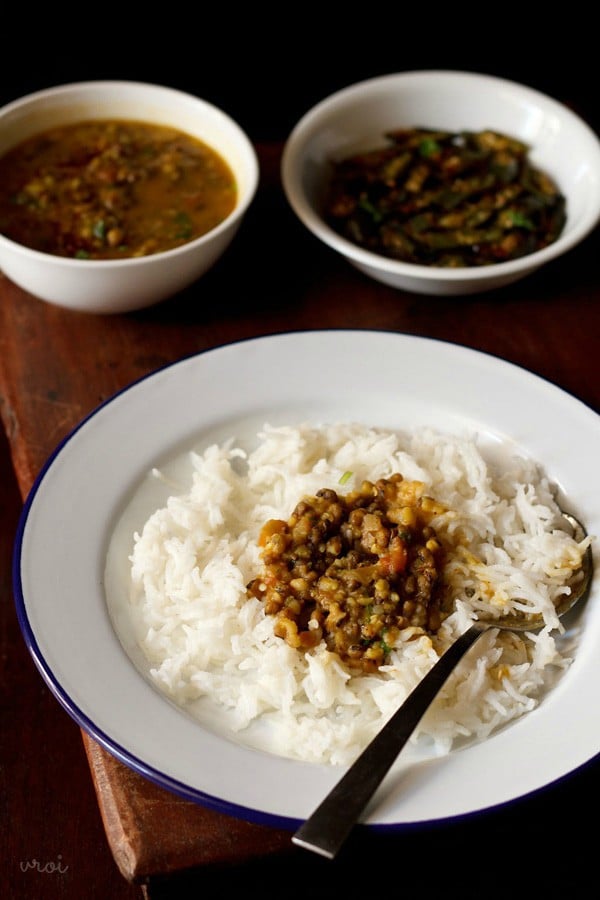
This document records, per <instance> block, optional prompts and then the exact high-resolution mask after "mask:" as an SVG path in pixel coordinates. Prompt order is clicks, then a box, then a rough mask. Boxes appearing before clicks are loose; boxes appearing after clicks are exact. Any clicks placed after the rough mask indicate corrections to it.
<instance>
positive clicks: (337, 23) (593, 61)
mask: <svg viewBox="0 0 600 900" xmlns="http://www.w3.org/2000/svg"><path fill="white" fill-rule="evenodd" d="M240 9H241V12H240ZM2 23H3V24H2V33H3V52H2V55H1V57H0V66H1V71H2V78H1V79H0V103H6V102H8V101H10V100H12V99H15V98H17V97H19V96H21V95H23V94H27V93H29V92H31V91H35V90H39V89H42V88H45V87H50V86H52V85H55V84H61V83H67V82H70V81H80V80H87V79H102V78H109V79H132V80H140V81H152V82H159V83H161V84H166V85H169V86H171V87H176V88H180V89H183V90H186V91H190V92H191V93H193V94H196V95H198V96H201V97H203V98H204V99H206V100H208V101H209V102H212V103H215V104H217V105H218V106H221V107H223V108H224V109H225V110H226V111H227V112H228V113H229V114H230V115H232V116H233V117H234V118H235V119H237V121H238V122H239V124H240V125H241V126H242V127H243V128H244V129H245V130H246V131H247V132H248V134H249V136H250V138H251V140H254V141H256V142H261V141H270V140H284V139H285V138H286V137H287V135H288V133H289V131H290V130H291V128H292V127H293V125H294V124H295V122H296V121H297V120H298V119H299V118H300V117H301V116H302V115H303V114H304V113H305V112H306V111H307V110H308V109H309V108H310V107H311V106H312V105H313V104H314V103H316V102H318V101H319V100H320V99H322V98H324V97H325V96H327V95H328V94H330V93H332V92H333V91H335V90H338V89H339V88H342V87H345V86H346V85H348V84H351V83H353V82H355V81H360V80H362V79H364V78H370V77H373V76H377V75H382V74H387V73H390V72H396V71H406V70H410V69H430V68H436V69H462V70H469V71H478V72H483V73H487V74H492V75H498V76H501V77H504V78H509V79H512V80H516V81H520V82H523V83H525V84H527V85H529V86H530V87H533V88H536V89H537V90H540V91H542V92H544V93H548V94H550V95H551V96H553V97H555V98H556V99H558V100H560V101H562V102H564V103H566V104H567V105H568V106H571V107H572V108H573V109H574V110H575V111H576V112H577V113H578V114H579V115H581V116H582V117H583V118H584V119H585V120H586V121H587V122H588V124H590V125H591V126H592V127H593V128H594V129H595V130H596V131H597V132H600V104H599V103H598V100H597V93H598V83H599V80H600V79H599V78H598V66H597V60H598V56H599V48H600V42H598V41H597V33H596V29H595V26H594V24H593V23H592V22H590V21H589V14H588V13H586V11H585V8H584V7H583V6H582V7H581V9H580V8H579V5H578V4H577V3H575V4H574V3H570V4H567V5H565V6H564V7H561V9H560V17H558V16H555V15H553V14H552V12H551V7H550V6H549V5H546V4H535V5H534V8H533V9H532V8H531V7H530V5H527V4H521V5H520V6H519V4H510V5H505V6H502V7H499V6H492V5H490V4H479V5H473V6H468V5H465V4H464V3H463V4H452V8H451V9H448V8H447V7H443V6H441V7H439V8H438V7H435V6H431V5H429V4H421V5H420V6H417V7H415V6H412V7H408V5H407V4H393V5H392V4H387V5H386V4H380V5H375V4H370V5H364V4H363V5H360V6H358V7H356V8H354V9H349V8H348V5H347V4H343V5H342V4H325V3H321V4H320V5H315V6H314V7H313V6H307V5H304V6H302V5H300V4H298V3H296V4H294V5H285V4H284V5H280V6H274V7H267V8H265V7H264V6H263V5H261V4H244V5H243V6H241V7H239V8H238V7H236V6H230V5H228V4H222V5H221V7H220V8H217V7H214V6H213V7H210V6H208V5H207V4H188V5H182V4H175V3H171V5H170V6H169V5H167V6H165V5H163V6H157V7H156V8H149V7H148V6H141V5H140V6H137V5H136V6H132V5H131V4H126V3H125V4H121V6H119V4H113V5H111V6H109V7H107V6H106V5H101V6H85V5H82V6H79V7H76V8H74V9H69V8H68V7H65V6H64V5H61V7H60V8H59V9H58V10H57V9H56V8H54V9H52V10H50V11H48V12H44V11H42V12H40V11H39V10H35V11H34V10H33V9H32V8H31V7H30V6H29V5H28V4H23V3H22V4H21V8H17V9H14V8H13V9H9V10H6V9H4V10H3V15H2Z"/></svg>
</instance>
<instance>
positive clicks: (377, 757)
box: [292, 512, 593, 859]
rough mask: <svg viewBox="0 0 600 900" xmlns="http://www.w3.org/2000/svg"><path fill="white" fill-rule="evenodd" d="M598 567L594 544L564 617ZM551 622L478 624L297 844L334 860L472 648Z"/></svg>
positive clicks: (581, 533)
mask: <svg viewBox="0 0 600 900" xmlns="http://www.w3.org/2000/svg"><path fill="white" fill-rule="evenodd" d="M562 515H563V517H564V519H565V520H566V522H567V523H568V524H569V525H570V526H571V528H572V532H573V537H574V538H575V540H576V541H577V542H578V543H580V542H581V541H583V540H584V539H585V537H586V531H585V528H584V527H583V525H582V524H581V522H579V521H578V520H577V519H576V518H575V517H574V516H572V515H570V514H569V513H566V512H563V513H562ZM592 569H593V565H592V553H591V549H590V547H589V546H588V547H587V548H586V549H585V551H584V554H583V558H582V563H581V566H580V567H579V568H578V569H577V570H576V572H575V573H574V575H573V576H572V578H571V579H570V580H569V587H570V591H569V592H566V593H565V594H564V595H563V596H562V598H561V600H560V602H559V603H558V604H557V605H556V613H557V615H558V616H559V617H562V616H564V615H565V614H566V613H567V612H569V610H571V609H572V608H573V607H574V606H575V604H576V603H578V602H579V601H580V600H581V599H582V598H583V597H584V596H586V595H587V593H588V590H589V586H590V583H591V578H592ZM545 624H546V623H545V621H544V619H543V617H542V616H541V615H537V616H533V615H528V614H526V613H521V614H519V613H511V614H509V615H505V616H500V617H494V618H491V617H490V618H483V617H482V618H480V619H476V620H473V623H472V624H471V625H470V626H469V627H468V628H467V629H466V631H464V632H463V633H462V634H461V635H460V636H459V637H458V638H457V640H456V641H454V643H453V644H452V645H451V646H450V647H449V648H448V649H447V650H446V651H445V653H443V655H442V656H441V657H440V658H439V660H438V661H437V662H436V663H435V665H434V666H433V667H432V668H431V669H430V671H429V672H428V673H427V675H425V677H424V678H423V679H422V680H421V681H420V682H419V684H418V685H417V686H416V687H415V689H414V690H413V691H412V692H411V693H410V694H409V696H408V697H407V699H406V700H405V701H404V703H403V704H402V705H401V706H400V707H399V709H397V710H396V712H395V713H394V714H393V715H392V716H391V718H390V719H388V721H387V722H386V724H385V725H384V726H383V728H382V729H381V730H380V731H379V733H378V734H377V735H376V736H375V737H374V738H373V740H372V741H371V742H370V743H369V744H368V745H367V747H366V748H365V749H364V750H363V752H362V753H361V754H360V756H359V757H358V758H357V759H356V761H355V762H354V763H353V764H352V765H351V766H350V768H349V769H348V771H347V772H346V774H345V775H344V776H343V777H342V778H341V779H340V781H339V782H338V783H337V784H336V785H335V787H334V788H333V789H332V790H331V791H330V793H329V794H328V795H327V796H326V797H325V799H324V800H323V802H322V803H321V804H320V805H319V806H318V807H317V809H316V810H315V811H314V812H313V813H312V814H311V816H309V818H308V819H307V820H306V821H305V822H304V823H303V825H301V826H300V828H299V829H298V830H297V831H296V833H295V834H294V835H293V837H292V841H293V843H294V844H297V845H298V846H300V847H304V848H305V849H306V850H311V851H313V852H315V853H317V854H319V855H320V856H325V857H327V858H328V859H333V858H334V857H335V856H336V855H337V853H338V852H339V850H340V849H341V847H342V845H343V843H344V841H345V840H346V838H347V837H348V835H349V834H350V832H351V830H352V828H353V827H354V825H355V823H356V822H357V820H358V818H359V816H360V815H361V813H362V811H363V810H364V808H365V806H366V805H367V803H368V802H369V800H370V799H371V797H372V796H373V794H374V792H375V790H376V789H377V787H378V786H379V785H380V784H381V781H382V780H383V778H384V777H385V775H386V774H387V772H388V771H389V769H390V767H391V766H392V764H393V763H394V761H395V759H396V758H397V757H398V754H399V753H400V751H401V750H402V748H403V747H404V746H405V744H406V743H407V741H408V740H409V738H410V736H411V734H412V733H413V731H414V730H415V728H416V727H417V725H418V724H419V722H420V720H421V719H422V718H423V716H424V714H425V712H426V711H427V709H428V708H429V706H430V705H431V703H432V702H433V700H434V699H435V697H436V696H437V694H438V693H439V691H440V690H441V688H442V687H443V685H444V684H445V682H446V681H447V679H448V677H449V676H450V674H451V673H452V671H453V670H454V668H455V667H456V665H457V664H458V663H459V662H460V660H461V659H462V658H463V656H464V655H465V653H466V652H467V651H468V650H469V648H470V647H472V646H473V644H474V643H475V642H476V641H477V640H478V639H479V638H480V637H481V635H482V634H484V633H485V632H486V631H489V630H490V629H501V630H507V631H528V632H535V631H539V630H540V629H541V628H542V627H544V625H545Z"/></svg>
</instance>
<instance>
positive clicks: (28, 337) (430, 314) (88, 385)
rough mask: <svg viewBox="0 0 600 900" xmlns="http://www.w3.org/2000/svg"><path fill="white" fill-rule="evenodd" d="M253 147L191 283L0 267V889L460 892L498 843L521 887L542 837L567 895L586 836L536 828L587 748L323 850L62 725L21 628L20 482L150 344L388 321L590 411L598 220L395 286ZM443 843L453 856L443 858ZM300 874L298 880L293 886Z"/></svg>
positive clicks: (565, 802)
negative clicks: (486, 284) (548, 260)
mask: <svg viewBox="0 0 600 900" xmlns="http://www.w3.org/2000/svg"><path fill="white" fill-rule="evenodd" d="M257 150H258V153H259V158H260V162H261V171H262V180H261V185H260V189H259V193H258V196H257V199H256V202H255V204H254V206H253V208H252V210H251V211H250V214H249V215H248V217H247V219H246V221H245V222H244V224H243V226H242V229H241V231H240V232H239V234H238V237H237V238H236V240H235V242H234V244H233V245H232V247H231V248H230V250H229V251H228V253H227V254H226V256H225V257H224V258H223V260H222V261H221V262H220V263H219V264H218V265H217V266H216V267H215V268H214V269H213V270H212V271H211V272H210V273H208V274H207V275H206V276H205V277H204V278H203V280H202V281H201V282H200V283H198V284H197V285H196V286H195V287H193V288H191V289H190V290H188V291H186V292H185V293H183V294H181V295H180V296H177V297H175V298H173V299H172V300H170V301H168V302H166V303H163V304H161V305H160V306H157V307H155V308H153V309H148V310H144V311H141V312H138V313H135V314H130V315H120V316H92V315H87V314H83V313H76V312H71V311H68V310H63V309H60V308H58V307H54V306H51V305H49V304H45V303H43V302H41V301H39V300H37V299H35V298H33V297H31V296H29V295H27V294H25V293H24V292H23V291H22V290H20V289H19V288H17V287H16V286H15V285H14V284H12V283H10V282H9V281H8V280H7V279H2V278H1V277H0V411H1V414H2V420H3V424H4V429H5V433H6V441H2V442H1V443H0V451H1V453H0V461H1V463H2V472H3V476H4V477H3V479H1V480H0V481H1V483H2V491H1V493H0V499H1V501H2V502H1V503H0V508H1V509H2V514H3V523H4V524H3V530H2V543H1V544H0V549H1V551H2V564H3V565H2V567H0V575H1V578H2V581H0V589H1V592H2V599H3V600H4V602H3V603H2V615H3V623H4V622H5V623H6V624H5V625H4V627H3V631H2V634H3V643H4V646H3V651H4V652H3V660H8V662H5V666H6V670H7V674H6V679H7V680H6V683H7V685H8V690H7V707H8V708H7V714H6V716H5V721H7V722H8V723H9V727H8V728H7V729H6V731H5V733H4V736H3V743H4V745H5V748H4V749H3V757H4V756H5V757H6V760H7V763H8V771H9V773H10V779H11V780H10V783H9V784H8V783H7V798H8V800H7V810H6V811H7V821H10V827H9V829H8V831H7V847H8V854H7V859H8V862H7V863H5V864H4V865H3V867H0V892H2V893H3V896H10V897H11V898H19V897H23V898H26V897H27V898H28V897H34V896H36V897H37V896H43V897H44V898H53V897H59V896H60V897H83V896H85V897H86V898H87V900H90V898H95V897H98V898H100V897H102V898H106V897H107V896H110V897H112V898H115V900H118V898H120V897H123V898H125V897H127V898H129V897H135V896H139V894H140V893H141V892H143V893H144V895H145V896H147V897H152V898H158V897H163V896H165V897H166V896H168V897H177V896H192V892H193V891H195V890H197V889H198V890H199V889H203V890H206V889H210V890H216V889H219V890H224V891H225V892H226V891H227V890H228V889H232V890H233V889H239V888H240V887H244V888H246V889H248V888H250V889H252V887H253V886H254V887H256V889H257V890H258V889H261V890H263V893H264V895H265V896H267V897H270V896H276V895H278V892H279V890H280V891H281V892H282V893H284V894H285V895H286V896H288V897H290V896H304V897H306V896H309V897H320V896H326V895H327V892H326V887H325V886H326V885H327V884H328V883H329V881H330V879H331V877H332V876H334V877H335V878H336V879H337V884H338V888H337V891H338V892H339V893H340V894H341V895H344V894H345V895H346V896H348V897H351V898H352V897H358V896H362V895H363V893H364V892H365V891H366V890H367V885H371V889H372V887H373V879H374V880H375V884H376V885H377V886H378V888H381V889H383V890H384V892H385V891H386V890H387V888H389V887H390V884H392V883H393V882H394V881H395V880H396V879H397V878H398V877H399V875H398V872H399V871H401V872H403V873H404V874H403V876H402V878H403V879H404V880H400V882H399V884H400V885H402V887H403V888H406V887H407V886H409V887H411V889H416V887H417V886H419V885H425V886H426V887H427V886H428V885H429V887H430V888H432V889H435V890H436V892H437V888H438V887H440V888H444V889H448V888H452V887H453V888H454V889H456V890H458V886H459V885H461V884H462V876H463V875H464V874H466V875H467V879H468V882H469V883H470V885H471V888H469V887H466V888H465V889H464V893H463V895H462V896H465V897H469V896H473V897H475V896H479V893H478V890H479V887H480V883H478V882H477V877H476V876H478V874H481V873H482V872H483V871H484V868H485V867H486V866H487V860H488V859H489V857H492V858H493V857H498V858H500V859H501V860H502V861H503V862H502V865H501V866H500V869H499V870H498V868H497V866H494V868H495V869H496V875H494V876H493V884H492V885H491V887H490V888H489V889H486V890H485V894H486V896H488V897H489V896H503V895H504V894H505V893H506V891H507V882H506V880H505V878H506V877H507V872H506V870H505V869H504V868H503V866H504V865H505V864H506V863H507V862H510V864H511V865H512V866H513V868H514V870H515V873H516V877H517V878H518V879H519V881H518V883H519V885H520V887H521V889H522V890H525V889H527V888H531V889H533V887H534V886H536V885H537V884H538V881H537V879H538V878H539V873H540V867H539V866H538V864H537V863H536V861H535V860H536V856H537V855H538V854H544V856H545V858H546V866H547V867H548V866H550V868H551V870H552V883H553V885H554V889H555V892H558V889H559V887H560V886H561V885H563V886H564V887H565V888H567V887H568V889H569V891H570V894H569V895H570V896H576V895H577V894H578V886H579V885H581V890H582V891H583V886H584V885H587V882H588V878H589V877H592V874H591V873H594V872H595V869H594V856H593V854H592V853H591V848H592V843H591V838H590V839H588V840H587V843H586V839H585V838H583V839H582V838H580V837H578V838H577V840H576V842H575V846H574V848H573V849H572V850H570V851H569V852H568V853H565V855H564V857H563V856H562V853H559V854H558V855H556V854H554V852H553V850H552V847H553V845H554V843H555V842H556V841H557V840H558V842H559V845H560V846H561V847H562V846H563V845H564V844H565V843H567V842H566V841H565V838H564V837H563V836H562V832H563V830H564V826H565V825H567V826H572V825H573V823H575V822H577V820H578V817H579V815H580V806H581V804H583V803H585V804H588V803H589V797H590V795H592V794H593V793H594V795H595V793H596V792H597V789H598V783H599V778H600V763H599V762H598V760H597V759H596V760H595V761H593V762H592V763H591V764H590V765H589V766H587V767H585V769H583V770H581V771H579V772H577V773H574V774H573V775H571V776H569V777H568V778H567V779H565V781H564V782H563V783H561V784H558V785H554V786H552V787H551V788H550V789H548V790H547V791H545V792H543V793H541V794H539V795H537V796H533V797H529V798H525V799H523V800H521V801H518V802H517V803H515V804H513V805H511V806H510V807H507V808H504V809H499V810H493V811H490V812H488V813H485V814H484V815H481V816H477V817H475V818H467V819H466V820H464V821H461V822H451V823H447V824H442V825H439V826H436V827H430V828H424V829H416V830H414V831H411V832H409V833H407V834H406V835H391V834H390V835H384V836H381V835H379V836H378V837H377V839H376V840H375V839H374V837H373V835H372V834H371V833H370V832H368V831H367V830H366V829H358V830H357V831H356V833H355V834H354V835H353V836H352V838H351V839H350V841H349V843H348V845H347V847H346V848H345V849H344V851H343V853H342V854H341V855H340V857H339V858H338V860H336V862H335V863H330V862H328V861H325V860H321V859H320V858H318V857H315V856H313V855H311V854H308V853H306V852H304V851H301V850H298V849H297V848H293V847H292V845H291V843H290V834H289V833H287V832H285V831H279V830H276V829H271V828H267V827H264V826H258V825H253V824H250V823H247V822H243V821H239V820H236V819H231V818H229V817H227V816H225V815H222V814H219V813H216V812H214V811H210V810H207V809H204V808H202V807H200V806H197V805H195V804H192V803H189V802H186V801H183V800H181V799H179V798H177V797H175V796H174V795H171V794H169V793H167V792H165V791H163V790H162V789H159V788H157V787H156V786H154V785H152V784H150V783H148V782H147V781H145V780H144V779H142V778H141V777H140V776H139V775H137V774H135V773H134V772H132V771H130V770H129V769H127V768H126V767H124V766H123V765H122V764H121V763H119V762H117V761H116V760H115V759H114V758H113V757H112V756H110V755H109V754H108V753H107V752H106V751H105V750H103V749H102V748H100V747H99V746H98V745H97V744H96V743H95V742H94V741H93V740H91V739H90V738H89V737H87V736H86V735H85V734H81V733H80V732H79V729H78V728H77V726H76V725H75V724H74V723H73V722H72V721H71V720H70V718H69V717H68V716H67V715H66V713H64V712H63V711H62V709H61V708H60V707H59V705H58V704H57V703H56V701H55V700H54V699H53V697H52V696H51V695H50V694H49V692H48V690H47V689H46V687H45V686H44V684H43V682H42V680H41V678H40V677H39V676H38V674H37V672H36V670H35V669H34V667H33V664H32V663H31V661H30V660H29V657H28V654H27V652H26V650H25V648H24V646H23V642H22V640H21V637H20V634H19V632H18V626H17V623H16V618H15V616H14V613H13V611H12V608H11V604H10V602H9V599H10V598H9V595H10V585H9V577H8V570H7V567H8V558H9V555H10V544H11V539H10V535H12V534H13V533H14V528H15V525H16V518H17V515H18V510H19V507H20V499H21V498H25V497H26V495H27V493H28V492H29V490H30V488H31V486H32V484H33V482H34V480H35V478H36V476H37V474H38V473H39V471H40V468H41V467H42V465H43V463H44V461H45V460H46V458H47V457H48V455H49V454H50V453H51V451H52V450H53V449H54V448H55V447H56V445H57V444H58V443H59V442H60V441H61V439H62V438H63V437H64V436H65V435H67V434H68V433H69V431H70V430H71V429H72V428H73V427H74V426H75V425H76V424H77V423H78V422H79V421H80V420H81V419H82V417H84V416H85V415H86V414H87V413H89V412H90V411H91V410H93V409H94V408H95V407H96V406H97V405H98V404H99V403H101V402H102V401H104V400H106V399H107V398H108V397H110V396H111V395H112V394H114V393H115V392H116V391H118V390H119V389H121V388H122V387H124V386H125V385H127V384H129V383H131V382H132V381H133V380H135V379H137V378H139V377H141V376H143V375H146V374H147V373H149V372H151V371H153V370H155V369H157V368H158V367H159V366H162V365H163V364H165V363H169V362H171V361H174V360H177V359H180V358H182V357H184V356H187V355H189V354H193V353H197V352H200V351H203V350H206V349H208V348H211V347H216V346H219V345H222V344H226V343H228V342H230V341H234V340H238V339H241V338H247V337H252V336H257V335H263V334H270V333H279V332H285V331H290V330H297V329H314V328H337V327H348V328H375V329H387V330H391V331H395V332H403V333H408V334H415V335H426V336H429V337H434V338H439V339H442V340H446V341H451V342H455V343H458V344H462V345H465V346H468V347H473V348H477V349H479V350H483V351H486V352H488V353H490V354H493V355H495V356H498V357H501V358H503V359H506V360H509V361H511V362H514V363H517V364H519V365H521V366H523V367H524V368H526V369H528V370H531V371H533V372H535V373H537V374H539V375H541V376H543V377H544V378H547V379H549V380H550V381H551V382H554V383H556V384H559V385H560V386H561V387H563V388H565V389H566V390H567V391H569V392H571V393H572V394H573V395H574V396H575V397H578V398H579V399H581V400H582V401H584V402H585V403H587V404H588V405H589V406H591V407H592V408H593V409H595V410H596V411H600V378H599V374H600V373H599V367H598V358H599V351H600V343H599V335H600V278H599V275H598V267H597V259H596V257H597V249H598V241H597V235H592V236H591V237H590V238H588V240H587V241H585V242H584V244H582V245H581V246H580V247H578V248H576V249H575V250H573V251H571V253H570V254H568V255H567V256H566V257H565V258H564V259H562V260H559V261H556V262H555V263H553V264H552V265H550V266H549V267H548V268H547V269H546V270H544V271H540V272H538V273H536V274H534V275H533V276H531V277H529V278H528V279H526V280H524V281H522V282H520V283H518V284H516V285H514V286H511V287H508V288H506V289H502V290H499V291H496V292H491V293H488V294H481V295H475V296H470V297H459V298H437V297H427V296H420V295H416V294H409V293H403V292H398V291H395V290H393V289H391V288H388V287H386V286H384V285H380V284H378V283H376V282H373V281H370V280H368V279H367V278H366V277H364V276H363V275H361V274H360V273H359V272H357V271H356V270H354V269H353V268H351V267H349V266H348V265H347V264H346V263H344V262H343V261H342V260H340V259H338V258H337V257H336V256H335V255H334V254H333V253H332V252H331V251H329V250H328V249H327V248H325V247H322V246H321V245H320V244H318V243H317V242H316V241H315V240H314V239H313V238H312V236H311V235H309V234H308V233H307V232H306V231H305V230H304V229H303V228H302V226H300V224H299V223H298V222H297V221H296V220H295V218H294V217H293V215H292V213H291V211H290V210H289V208H288V207H287V205H286V202H285V200H284V197H283V194H282V191H281V185H280V181H279V159H280V152H281V147H280V145H278V144H268V145H260V146H258V147H257ZM250 389H251V386H248V390H250ZM514 399H515V403H518V397H515V398H514ZM493 402H494V398H493V397H491V398H490V403H493ZM11 462H12V468H13V471H14V475H15V479H14V480H12V474H11V467H10V463H11ZM598 750H599V751H600V747H599V748H598ZM90 773H91V778H90ZM521 841H524V842H526V844H527V849H525V850H523V851H518V852H517V853H516V855H514V854H513V852H512V850H511V849H510V848H511V846H513V845H514V844H515V842H517V844H519V843H520V842H521ZM461 853H462V854H463V857H464V863H463V864H461V865H460V866H459V867H458V868H455V864H454V862H453V860H455V859H456V858H457V856H458V857H459V858H460V855H461ZM548 854H550V855H549V856H548ZM530 860H533V862H530ZM397 867H399V869H398V868H397ZM438 867H439V868H438ZM63 870H64V871H63ZM498 872H499V873H500V874H498ZM461 873H462V874H461ZM594 877H595V875H594ZM2 880H4V881H6V882H7V890H6V891H2ZM307 883H311V884H312V885H313V887H312V891H311V892H310V893H308V894H307V893H306V884H307ZM275 885H279V888H278V889H277V890H275ZM363 885H364V886H363ZM261 886H262V887H261ZM470 889H473V893H469V890H470ZM496 889H497V890H498V893H497V894H496V893H494V891H495V890H496ZM450 895H451V896H456V894H450ZM556 895H557V893H555V894H553V895H551V896H556Z"/></svg>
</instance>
